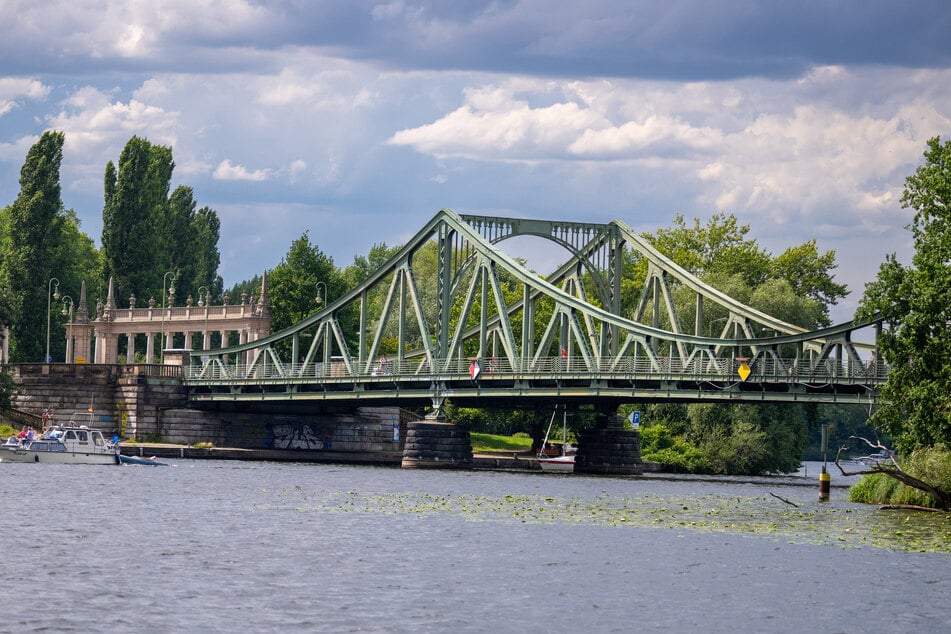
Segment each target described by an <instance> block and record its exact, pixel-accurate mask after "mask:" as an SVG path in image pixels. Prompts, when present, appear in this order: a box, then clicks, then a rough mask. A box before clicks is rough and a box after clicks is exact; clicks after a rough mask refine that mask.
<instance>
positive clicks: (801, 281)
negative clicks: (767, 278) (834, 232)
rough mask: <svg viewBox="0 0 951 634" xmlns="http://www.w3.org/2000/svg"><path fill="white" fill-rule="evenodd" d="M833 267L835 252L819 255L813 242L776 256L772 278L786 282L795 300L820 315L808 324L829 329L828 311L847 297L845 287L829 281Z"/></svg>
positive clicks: (834, 264)
mask: <svg viewBox="0 0 951 634" xmlns="http://www.w3.org/2000/svg"><path fill="white" fill-rule="evenodd" d="M836 267H837V264H836V262H835V251H826V252H825V253H822V254H820V253H819V249H818V248H817V247H816V241H815V240H810V241H809V242H806V243H804V244H801V245H799V246H797V247H790V248H788V249H786V250H785V251H784V252H783V253H781V254H780V255H778V256H776V257H775V258H774V259H773V261H772V263H771V273H772V277H774V278H779V279H782V280H785V281H786V282H787V283H789V285H790V286H791V287H792V290H793V291H794V293H795V295H796V296H797V297H800V298H803V299H805V300H811V301H812V302H813V304H812V306H814V307H815V309H818V311H819V314H818V315H816V316H814V317H812V318H810V322H812V321H814V322H815V324H816V326H828V325H830V324H831V323H832V322H831V320H830V319H829V309H830V308H831V307H832V306H835V305H836V304H838V303H839V300H840V299H842V298H843V297H845V296H846V295H848V294H849V290H848V288H847V287H846V286H845V285H844V284H837V283H836V282H835V281H834V280H833V279H832V271H834V270H835V269H836ZM790 321H792V320H790ZM793 323H799V322H796V321H793Z"/></svg>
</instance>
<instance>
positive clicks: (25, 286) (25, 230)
mask: <svg viewBox="0 0 951 634" xmlns="http://www.w3.org/2000/svg"><path fill="white" fill-rule="evenodd" d="M64 142H65V136H64V135H63V133H62V132H54V131H47V132H44V133H43V134H42V136H40V139H39V141H37V142H36V143H35V144H34V145H33V146H32V147H31V148H30V150H29V152H28V153H27V156H26V161H25V162H24V163H23V167H22V168H21V170H20V193H19V195H18V196H17V198H16V200H15V201H14V203H13V204H12V205H11V206H10V209H9V228H8V231H9V233H8V236H9V237H8V240H9V251H8V253H7V257H6V259H5V260H4V267H5V272H6V279H7V282H8V284H9V287H10V292H11V300H12V304H13V306H12V308H13V311H14V313H15V318H14V319H13V323H12V324H11V328H10V338H11V350H10V357H11V360H13V361H38V360H40V359H42V358H43V355H44V347H45V335H46V332H45V329H43V328H38V327H37V324H44V326H45V324H46V320H47V315H46V314H45V313H46V310H47V303H48V298H47V296H46V293H47V288H48V285H49V280H50V279H51V278H52V277H53V267H54V258H55V249H56V247H57V245H58V244H59V243H60V240H61V233H62V222H61V220H62V211H63V202H62V200H61V198H60V182H59V168H60V164H61V163H62V160H63V143H64Z"/></svg>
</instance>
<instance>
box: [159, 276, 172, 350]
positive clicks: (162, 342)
mask: <svg viewBox="0 0 951 634" xmlns="http://www.w3.org/2000/svg"><path fill="white" fill-rule="evenodd" d="M169 275H171V276H172V283H171V285H169V286H167V287H166V286H165V280H167V279H168V276H169ZM175 275H176V274H175V272H174V271H168V272H166V273H165V275H163V276H162V341H161V343H160V345H161V346H162V348H161V350H160V351H159V360H160V362H161V363H162V364H164V363H165V298H166V292H165V290H166V288H167V289H168V294H169V295H170V294H172V293H174V292H175Z"/></svg>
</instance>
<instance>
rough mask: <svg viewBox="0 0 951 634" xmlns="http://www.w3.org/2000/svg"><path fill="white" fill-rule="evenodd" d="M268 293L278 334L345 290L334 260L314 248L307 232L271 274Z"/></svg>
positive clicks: (293, 245)
mask: <svg viewBox="0 0 951 634" xmlns="http://www.w3.org/2000/svg"><path fill="white" fill-rule="evenodd" d="M318 283H319V284H321V287H320V288H319V289H318ZM268 289H269V290H268V294H269V296H270V298H271V312H272V314H273V315H274V325H273V329H274V330H281V329H284V328H287V327H288V326H291V325H293V324H295V323H297V322H298V321H300V320H302V319H303V318H304V317H307V316H308V315H311V314H313V313H314V312H316V311H317V309H318V308H320V307H322V306H323V305H325V304H324V302H327V301H333V300H334V298H336V297H337V296H338V295H339V294H340V293H342V292H343V291H344V290H345V289H344V288H343V284H342V281H341V278H340V274H339V272H338V271H337V269H336V268H335V267H334V263H333V259H332V258H330V257H329V256H327V255H326V254H324V253H323V252H322V251H321V250H320V249H319V248H318V247H317V245H315V244H311V242H310V237H309V236H308V235H307V232H306V231H305V232H304V234H303V235H302V236H301V237H300V238H298V239H297V240H294V242H293V243H291V246H290V249H289V250H288V251H287V255H285V256H284V259H282V260H281V263H280V264H278V265H277V266H276V267H274V270H272V271H271V272H270V273H268ZM318 294H319V295H320V300H321V302H320V303H319V304H318V302H317V297H318Z"/></svg>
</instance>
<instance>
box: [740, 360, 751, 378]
mask: <svg viewBox="0 0 951 634" xmlns="http://www.w3.org/2000/svg"><path fill="white" fill-rule="evenodd" d="M750 372H752V370H750V366H748V365H746V361H744V362H742V363H741V364H740V367H739V368H737V370H736V373H737V374H739V375H740V380H741V381H745V380H746V379H748V378H749V376H750Z"/></svg>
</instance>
